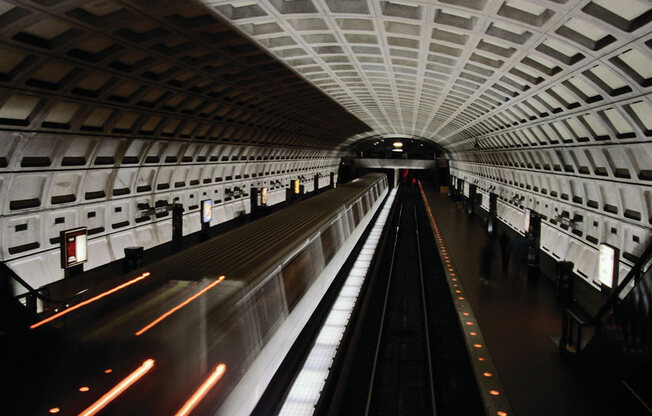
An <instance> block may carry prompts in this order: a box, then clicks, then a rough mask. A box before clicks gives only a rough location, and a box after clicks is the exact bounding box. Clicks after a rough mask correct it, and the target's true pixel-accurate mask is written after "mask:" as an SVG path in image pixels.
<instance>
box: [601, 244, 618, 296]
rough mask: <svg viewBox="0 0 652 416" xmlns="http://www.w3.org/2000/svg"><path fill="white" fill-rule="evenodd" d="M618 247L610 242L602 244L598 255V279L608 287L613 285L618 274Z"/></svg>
mask: <svg viewBox="0 0 652 416" xmlns="http://www.w3.org/2000/svg"><path fill="white" fill-rule="evenodd" d="M618 254H619V253H618V249H617V248H615V247H612V246H610V245H608V244H604V243H602V244H600V254H599V257H598V279H599V280H600V283H602V284H603V285H605V286H607V287H613V285H614V283H615V282H616V280H617V275H618V268H617V267H618Z"/></svg>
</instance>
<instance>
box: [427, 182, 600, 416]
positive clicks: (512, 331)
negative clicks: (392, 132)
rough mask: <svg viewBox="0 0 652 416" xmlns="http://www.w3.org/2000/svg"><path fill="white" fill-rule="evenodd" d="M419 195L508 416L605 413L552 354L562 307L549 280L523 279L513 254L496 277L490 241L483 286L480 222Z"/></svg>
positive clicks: (431, 192) (497, 262)
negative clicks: (480, 336) (494, 371)
mask: <svg viewBox="0 0 652 416" xmlns="http://www.w3.org/2000/svg"><path fill="white" fill-rule="evenodd" d="M424 193H425V196H426V199H427V202H428V205H429V206H430V210H431V212H432V214H433V217H434V219H435V221H436V223H437V226H438V228H439V232H440V235H441V237H442V238H443V241H444V243H445V246H446V249H447V250H448V254H449V256H450V257H451V259H452V264H453V265H454V267H455V269H456V270H457V275H458V277H459V279H460V283H461V286H462V288H463V290H464V293H465V296H466V298H467V300H468V302H469V304H470V306H471V308H472V310H473V312H474V314H475V317H476V319H477V321H478V324H479V327H480V329H481V331H482V334H483V336H484V340H485V343H486V347H487V349H488V351H489V354H490V356H491V358H492V359H493V362H494V364H495V366H496V368H497V370H498V376H499V377H500V379H501V381H502V384H503V387H504V390H505V392H504V393H505V394H506V395H507V398H508V400H509V402H510V403H511V406H512V411H513V414H514V415H517V416H520V415H522V416H538V415H557V416H561V415H569V416H570V415H601V414H606V413H607V412H608V410H607V409H608V408H609V407H608V406H606V405H605V404H604V403H602V402H601V399H600V398H599V397H596V394H595V393H594V392H592V391H590V389H589V388H588V387H587V382H586V380H584V379H583V378H582V377H581V376H580V375H579V374H578V373H577V371H576V369H574V368H573V367H572V365H571V363H570V362H568V361H567V360H565V359H564V358H563V357H562V356H561V355H560V353H559V349H558V345H557V343H556V340H557V339H558V337H559V334H560V333H561V313H562V305H561V303H560V302H559V301H558V300H557V297H556V287H555V284H554V283H553V281H552V280H551V279H549V278H547V277H546V276H544V275H541V276H539V277H538V278H534V279H532V278H528V277H527V265H526V264H525V263H524V262H523V261H522V260H520V259H519V258H517V257H516V256H514V255H512V256H511V258H510V262H509V267H508V270H507V271H505V272H503V270H502V264H501V248H500V245H499V244H498V241H497V240H498V239H495V241H493V243H492V246H493V247H492V250H491V251H492V259H491V262H490V264H491V267H490V273H489V279H488V280H489V282H488V283H485V282H483V281H482V280H481V279H480V267H481V266H480V253H481V251H482V249H483V247H484V244H485V242H486V241H487V235H486V232H485V225H484V224H483V223H482V220H481V218H479V217H477V216H473V217H469V216H467V214H466V212H465V211H464V210H463V209H458V208H457V206H456V204H455V203H454V202H453V201H451V200H450V199H449V198H448V197H447V195H445V194H441V193H439V192H438V190H435V189H434V188H433V187H432V186H431V185H425V186H424ZM502 230H503V229H501V231H502Z"/></svg>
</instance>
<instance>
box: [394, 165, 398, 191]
mask: <svg viewBox="0 0 652 416" xmlns="http://www.w3.org/2000/svg"><path fill="white" fill-rule="evenodd" d="M397 186H398V169H396V168H395V169H394V188H396V187H397Z"/></svg>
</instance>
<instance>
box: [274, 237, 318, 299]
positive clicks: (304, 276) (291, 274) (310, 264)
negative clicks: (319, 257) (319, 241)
mask: <svg viewBox="0 0 652 416" xmlns="http://www.w3.org/2000/svg"><path fill="white" fill-rule="evenodd" d="M311 248H312V245H309V246H307V247H306V248H305V249H304V250H303V251H301V253H299V254H298V255H297V256H296V257H295V258H293V259H292V260H290V262H289V263H288V264H287V265H285V267H283V270H282V275H283V284H284V285H285V297H286V298H287V302H288V311H292V309H294V307H295V306H296V305H297V303H299V300H301V297H302V296H303V294H304V293H305V292H306V290H308V287H309V286H310V282H311V281H312V279H313V277H314V275H315V267H314V266H315V262H316V259H315V256H314V255H313V254H312V249H311Z"/></svg>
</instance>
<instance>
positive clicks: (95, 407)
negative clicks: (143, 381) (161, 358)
mask: <svg viewBox="0 0 652 416" xmlns="http://www.w3.org/2000/svg"><path fill="white" fill-rule="evenodd" d="M152 367H154V360H152V359H149V360H146V361H145V362H144V363H143V364H142V365H141V366H140V367H138V368H137V369H136V370H135V371H134V372H133V373H131V374H129V376H127V378H125V379H124V380H122V381H121V382H120V383H118V384H116V386H115V387H114V388H112V389H111V390H109V391H108V392H107V393H106V394H105V395H104V396H102V397H100V398H99V400H97V401H96V402H95V403H93V404H92V405H91V406H90V407H89V408H87V409H86V410H84V411H83V412H81V413H80V414H79V416H92V415H95V414H97V413H98V412H99V411H100V410H102V409H104V407H106V405H108V404H109V403H111V402H112V401H113V400H114V399H115V398H116V397H118V396H119V395H121V394H122V393H123V392H124V391H125V390H127V389H128V388H129V387H130V386H131V385H132V384H134V383H135V382H136V381H138V380H139V379H140V378H141V377H142V376H144V375H145V374H146V373H147V372H148V371H149V370H151V369H152Z"/></svg>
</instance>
